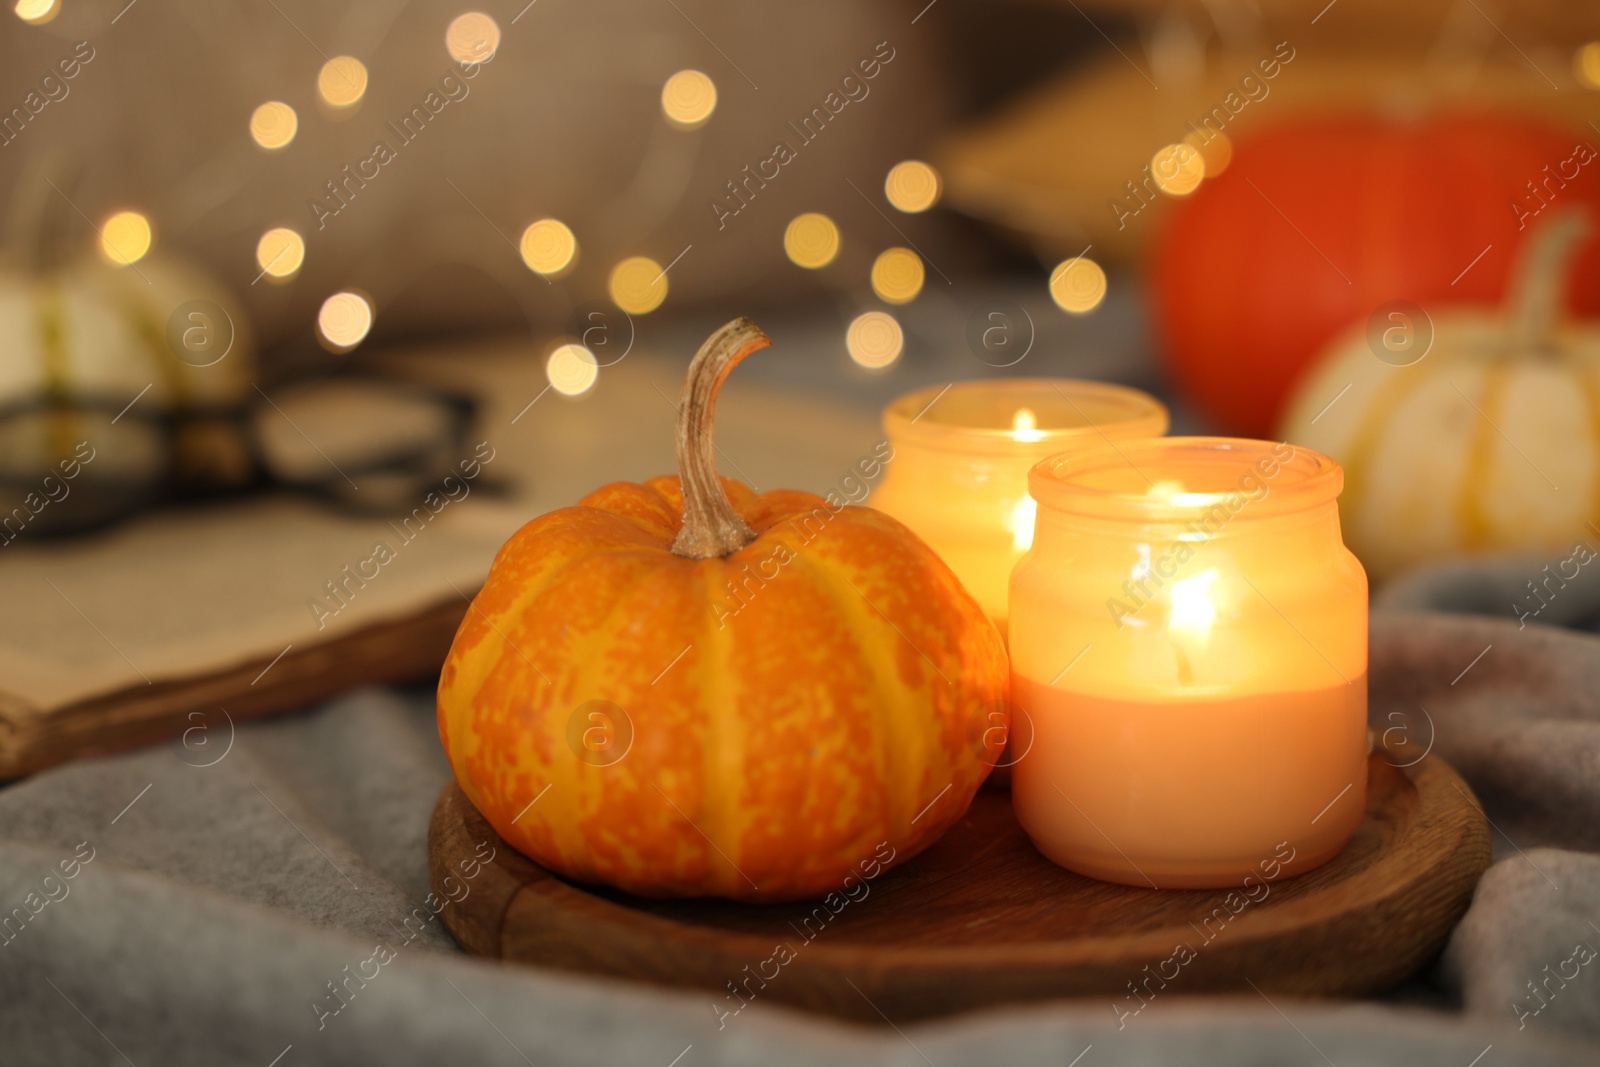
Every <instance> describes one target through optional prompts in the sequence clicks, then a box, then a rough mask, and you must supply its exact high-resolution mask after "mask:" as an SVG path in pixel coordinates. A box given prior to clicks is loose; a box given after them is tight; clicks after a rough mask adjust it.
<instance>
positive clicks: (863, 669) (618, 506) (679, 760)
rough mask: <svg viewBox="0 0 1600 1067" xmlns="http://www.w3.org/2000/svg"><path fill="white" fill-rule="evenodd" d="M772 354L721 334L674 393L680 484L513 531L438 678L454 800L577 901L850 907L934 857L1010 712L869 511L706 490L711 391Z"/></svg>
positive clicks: (793, 496) (967, 643)
mask: <svg viewBox="0 0 1600 1067" xmlns="http://www.w3.org/2000/svg"><path fill="white" fill-rule="evenodd" d="M768 343H769V342H768V340H767V338H766V337H765V336H764V335H763V334H762V333H761V332H760V331H759V330H758V329H757V328H756V327H755V326H754V324H752V323H750V322H749V321H748V320H744V319H738V320H735V321H733V322H731V323H729V324H728V325H726V326H724V327H722V328H721V329H720V330H718V331H717V332H716V333H715V334H713V335H712V336H711V338H710V339H709V340H708V341H707V342H706V343H705V345H704V346H703V347H702V348H701V350H700V352H699V353H698V354H697V355H696V357H695V359H694V362H693V363H692V364H691V366H690V368H689V375H688V381H687V383H686V386H685V390H684V402H683V405H682V408H681V409H680V414H679V432H678V468H679V471H680V472H681V474H682V478H681V480H680V479H679V478H674V477H662V478H653V479H651V480H650V481H648V482H646V483H644V484H643V485H634V484H624V483H617V484H613V485H608V486H605V487H604V488H602V489H599V490H598V491H596V492H594V493H592V494H591V495H590V496H588V497H586V498H585V499H584V500H583V501H582V502H580V504H579V505H578V506H577V507H572V508H565V509H562V510H560V511H555V512H551V513H550V514H547V515H544V516H541V517H540V518H538V519H535V520H534V521H533V522H530V523H529V524H528V525H526V526H524V527H523V528H522V529H521V530H520V531H519V532H518V533H517V534H516V535H515V536H514V537H513V538H512V539H511V540H510V541H509V542H508V543H507V544H506V545H505V546H504V547H503V548H502V549H501V550H500V553H499V555H498V556H497V557H496V559H495V561H494V565H493V567H492V568H491V570H490V572H489V576H488V579H487V581H486V583H485V585H484V588H483V590H482V592H480V593H479V594H478V596H477V598H476V599H475V600H474V601H473V604H472V609H471V610H470V611H469V612H468V614H467V617H466V619H465V620H464V621H463V623H462V625H461V629H460V631H459V632H458V633H457V635H456V639H455V644H454V646H453V647H452V648H451V650H450V655H449V657H448V659H447V660H446V662H445V666H444V670H443V673H442V675H441V678H440V682H439V697H438V718H439V732H440V736H441V738H442V740H443V743H444V748H445V752H446V754H447V755H448V757H449V760H450V764H451V766H452V767H453V768H454V770H455V776H456V780H457V782H459V783H460V785H461V787H462V789H463V790H464V791H465V792H466V794H467V795H468V796H469V797H470V798H471V799H472V802H473V803H474V804H475V805H476V806H477V807H478V810H480V811H481V812H483V814H484V815H485V816H486V817H487V818H488V820H489V822H490V823H491V824H492V825H493V826H494V828H495V830H496V831H497V832H499V834H500V835H501V836H502V837H504V838H505V839H506V841H507V842H509V843H510V844H511V845H513V846H514V847H516V848H517V849H518V850H520V851H522V852H524V853H526V854H527V855H528V856H529V857H531V858H532V859H534V860H535V861H537V862H538V863H540V864H543V865H544V866H546V867H548V868H550V869H551V870H553V871H556V872H558V873H560V874H562V875H565V876H567V877H570V878H573V879H577V880H580V881H585V882H604V883H608V884H610V885H613V886H617V887H619V888H621V889H624V890H627V891H629V892H633V893H638V894H641V895H646V896H661V897H669V896H705V895H711V896H723V897H731V898H736V899H743V900H760V901H773V900H788V899H798V898H803V897H809V896H817V895H821V894H823V893H826V892H829V891H830V890H839V889H841V888H842V887H844V886H845V879H846V878H847V877H849V876H851V875H854V876H855V877H857V878H859V877H860V876H861V875H860V871H861V864H862V863H863V862H864V861H871V860H872V859H873V857H874V855H875V854H876V855H877V858H878V859H883V858H884V857H885V856H887V855H892V856H893V857H894V858H895V859H896V860H897V861H899V860H904V859H906V858H908V857H910V856H912V855H915V854H916V853H917V852H919V851H920V850H922V849H923V848H925V847H926V846H927V845H929V844H931V843H932V842H933V841H934V840H935V839H936V838H937V837H938V836H939V835H940V834H941V833H942V832H943V831H944V830H945V829H946V828H947V827H948V826H949V825H950V824H951V823H952V822H954V821H955V820H956V819H958V818H959V817H960V816H961V815H962V814H963V813H964V812H965V811H966V809H967V806H968V804H969V803H970V802H971V799H972V796H973V794H974V793H975V792H976V791H977V789H978V786H979V785H980V784H981V783H982V782H983V779H984V778H985V777H986V775H987V774H988V772H989V769H990V768H991V767H992V766H993V764H994V762H995V760H996V758H997V756H998V755H999V753H998V752H993V751H988V750H986V749H985V747H984V746H986V745H992V744H994V743H995V739H997V738H998V737H999V736H1000V734H999V733H996V732H994V731H987V730H986V729H985V728H987V727H988V726H990V725H992V722H993V720H992V719H990V718H986V717H985V716H986V715H987V714H989V713H990V712H992V711H993V709H995V708H996V707H1002V708H1003V707H1004V703H1003V701H1004V699H1005V697H1006V692H1007V686H1008V674H1009V669H1008V666H1007V659H1006V654H1005V648H1004V645H1003V643H1002V641H1001V639H1000V636H999V633H998V632H997V631H996V629H995V627H994V625H993V624H992V623H991V622H989V620H988V619H987V617H986V616H985V615H984V613H983V611H982V610H981V609H980V608H979V607H978V605H977V603H976V602H975V601H974V600H973V599H972V597H971V596H969V595H968V594H967V593H966V591H965V590H964V589H962V587H961V585H960V583H959V582H958V581H957V579H956V578H955V576H954V575H953V574H952V573H951V571H950V569H949V568H948V567H946V566H945V564H944V563H943V562H942V561H940V560H939V559H938V557H937V556H935V554H934V553H933V551H932V550H931V549H929V548H928V547H927V546H926V545H924V544H923V543H922V542H921V541H920V540H918V539H917V537H916V536H915V535H914V534H912V533H911V532H910V531H909V530H907V529H906V528H905V527H904V526H902V525H901V524H900V523H898V522H897V521H895V520H894V519H891V518H889V517H888V516H887V515H883V514H881V513H879V512H877V511H873V510H871V509H868V508H861V507H853V506H841V507H831V506H830V505H829V504H827V503H826V502H824V501H823V500H822V499H821V498H819V497H816V496H813V495H811V494H809V493H802V492H794V491H786V490H779V491H775V492H770V493H765V494H763V495H760V496H757V495H755V494H754V493H753V492H752V491H751V490H749V489H747V488H746V487H744V486H743V485H740V484H739V483H737V482H733V481H724V480H720V479H718V478H717V476H716V467H715V453H714V446H713V444H712V434H711V417H712V411H713V407H714V404H715V399H716V393H717V390H718V388H719V387H720V385H721V383H722V380H723V378H724V377H725V376H726V375H727V373H728V371H729V370H730V369H731V368H732V367H733V365H734V364H736V363H737V362H738V361H739V360H741V359H742V358H744V356H746V355H748V354H749V353H750V352H752V351H755V350H757V349H760V348H763V347H765V346H766V345H767V344H768ZM974 723H979V724H981V726H980V728H979V729H977V730H974V729H973V724H974ZM885 844H886V845H887V846H889V848H891V849H892V850H893V852H892V853H888V852H883V853H880V852H878V850H879V849H881V848H882V847H883V846H884V845H885Z"/></svg>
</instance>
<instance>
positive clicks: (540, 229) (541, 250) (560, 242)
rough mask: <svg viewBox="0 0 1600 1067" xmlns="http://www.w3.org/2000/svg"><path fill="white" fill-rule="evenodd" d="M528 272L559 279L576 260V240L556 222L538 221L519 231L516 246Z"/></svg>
mask: <svg viewBox="0 0 1600 1067" xmlns="http://www.w3.org/2000/svg"><path fill="white" fill-rule="evenodd" d="M517 251H519V252H521V253H522V262H524V263H526V264H527V265H528V269H529V270H531V271H534V272H535V273H538V274H543V275H545V276H546V277H560V276H561V275H563V274H565V273H567V271H568V270H569V269H571V267H572V265H573V263H574V261H576V259H577V257H578V239H577V238H576V237H574V236H573V235H572V231H571V230H570V229H568V228H567V224H566V223H564V222H562V221H560V220H559V219H540V220H538V221H537V222H534V223H530V224H529V226H528V228H527V229H525V230H523V231H522V240H521V241H520V242H519V243H518V245H517Z"/></svg>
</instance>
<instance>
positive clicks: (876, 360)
mask: <svg viewBox="0 0 1600 1067" xmlns="http://www.w3.org/2000/svg"><path fill="white" fill-rule="evenodd" d="M905 340H906V338H905V333H904V332H903V331H902V330H901V329H900V323H899V321H898V320H896V319H895V317H894V316H893V315H891V314H889V313H888V312H887V311H868V312H865V313H863V314H860V315H857V316H856V317H855V320H854V321H853V322H851V323H850V328H849V329H847V330H846V331H845V334H844V347H845V350H846V351H848V352H849V353H850V358H851V359H853V360H855V361H856V362H857V363H859V364H860V365H861V366H863V367H870V368H872V369H873V370H877V369H878V368H880V367H887V366H888V365H889V364H891V363H893V362H894V361H895V360H897V359H899V358H900V352H901V350H902V349H904V348H905Z"/></svg>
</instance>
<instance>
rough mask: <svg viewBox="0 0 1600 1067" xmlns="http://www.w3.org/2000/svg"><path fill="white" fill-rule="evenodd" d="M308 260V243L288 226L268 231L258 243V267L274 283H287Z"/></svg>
mask: <svg viewBox="0 0 1600 1067" xmlns="http://www.w3.org/2000/svg"><path fill="white" fill-rule="evenodd" d="M305 260H306V243H305V241H304V239H302V238H301V236H300V235H299V234H298V233H296V232H295V231H294V230H291V229H289V228H288V227H287V226H279V227H277V228H276V229H271V230H268V231H267V232H266V233H264V234H262V235H261V240H259V241H257V242H256V266H258V267H260V268H261V273H263V274H265V275H266V276H267V277H269V278H271V279H273V280H274V281H287V280H288V279H290V278H292V277H294V276H295V275H296V274H297V273H299V271H300V265H301V264H302V263H304V262H305Z"/></svg>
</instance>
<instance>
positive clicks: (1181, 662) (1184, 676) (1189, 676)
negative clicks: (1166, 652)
mask: <svg viewBox="0 0 1600 1067" xmlns="http://www.w3.org/2000/svg"><path fill="white" fill-rule="evenodd" d="M1172 651H1173V654H1174V655H1176V656H1177V657H1178V684H1179V685H1193V684H1194V664H1192V663H1190V662H1189V657H1188V656H1187V655H1185V654H1184V651H1183V649H1182V648H1180V647H1179V646H1177V645H1173V646H1172Z"/></svg>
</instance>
